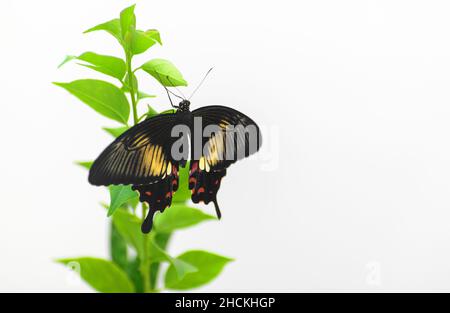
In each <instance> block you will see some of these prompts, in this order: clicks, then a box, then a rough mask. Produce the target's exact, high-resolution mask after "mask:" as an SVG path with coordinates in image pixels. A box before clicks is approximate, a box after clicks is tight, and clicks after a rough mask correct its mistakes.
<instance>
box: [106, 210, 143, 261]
mask: <svg viewBox="0 0 450 313" xmlns="http://www.w3.org/2000/svg"><path fill="white" fill-rule="evenodd" d="M113 223H114V226H116V228H117V231H118V232H119V233H120V234H121V235H122V237H123V238H124V239H125V241H126V242H127V243H128V244H129V245H131V246H132V247H134V249H135V250H136V252H137V254H138V256H139V258H140V259H141V260H142V259H143V258H144V234H142V232H141V221H140V219H139V218H138V217H137V216H135V215H133V214H131V213H129V212H126V211H125V210H117V211H116V213H115V214H114V216H113Z"/></svg>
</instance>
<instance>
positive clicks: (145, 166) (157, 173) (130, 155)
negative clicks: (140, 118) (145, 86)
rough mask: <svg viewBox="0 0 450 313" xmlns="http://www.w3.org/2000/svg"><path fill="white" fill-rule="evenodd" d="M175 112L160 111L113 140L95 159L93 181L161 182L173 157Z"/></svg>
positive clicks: (94, 183) (92, 172) (102, 182)
mask: <svg viewBox="0 0 450 313" xmlns="http://www.w3.org/2000/svg"><path fill="white" fill-rule="evenodd" d="M176 124H177V117H176V115H175V114H164V115H158V116H155V117H153V118H150V119H147V120H145V121H144V122H142V123H140V124H138V125H136V126H134V127H132V128H130V129H129V130H128V131H126V132H125V133H123V134H122V135H121V136H119V137H118V138H117V139H116V140H115V141H114V142H113V143H112V144H110V145H109V146H108V147H107V148H106V149H105V150H104V151H103V152H102V154H101V155H100V156H99V157H98V158H97V159H96V160H95V162H94V164H93V165H92V168H91V170H90V172H89V182H90V183H91V184H93V185H106V186H107V185H119V184H124V185H129V184H148V183H152V182H158V181H159V180H161V179H162V178H163V177H165V176H166V175H167V174H166V173H167V168H168V167H169V166H171V165H172V164H174V163H176V162H174V161H173V160H172V159H171V156H170V149H171V146H172V142H173V140H175V139H176V138H172V137H171V130H172V127H173V126H174V125H176Z"/></svg>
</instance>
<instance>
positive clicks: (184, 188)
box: [172, 162, 191, 203]
mask: <svg viewBox="0 0 450 313" xmlns="http://www.w3.org/2000/svg"><path fill="white" fill-rule="evenodd" d="M189 167H190V166H189V162H187V163H186V166H185V167H179V176H180V183H179V184H178V190H177V191H176V192H175V194H174V195H173V199H172V202H175V203H184V202H186V201H188V200H189V199H191V191H190V190H189V183H188V180H189Z"/></svg>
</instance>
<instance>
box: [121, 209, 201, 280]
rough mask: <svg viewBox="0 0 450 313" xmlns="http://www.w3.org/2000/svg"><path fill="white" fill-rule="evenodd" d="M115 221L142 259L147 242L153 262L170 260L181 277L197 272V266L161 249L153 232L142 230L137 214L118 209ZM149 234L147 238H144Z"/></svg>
mask: <svg viewBox="0 0 450 313" xmlns="http://www.w3.org/2000/svg"><path fill="white" fill-rule="evenodd" d="M113 223H114V225H115V226H116V227H117V230H118V231H119V233H120V234H121V235H122V237H123V238H124V239H125V241H126V242H127V243H128V244H129V245H131V246H132V247H134V248H135V249H136V252H137V255H138V257H139V259H140V260H144V259H145V257H146V256H145V253H144V245H145V244H147V250H148V257H149V258H150V262H151V263H155V262H156V263H160V262H169V263H170V264H172V266H173V267H174V270H175V273H176V275H177V277H179V279H181V278H182V277H183V276H184V275H186V274H188V273H192V272H195V271H196V270H197V269H196V267H195V266H192V265H191V264H189V263H187V262H185V261H183V260H177V259H175V258H173V257H171V256H170V255H169V254H167V252H166V251H164V250H163V249H161V247H159V246H158V244H157V243H156V242H155V240H154V239H153V235H152V234H153V233H151V234H150V235H144V234H143V233H142V232H141V220H140V219H139V218H137V217H136V216H135V215H133V214H130V213H128V212H126V211H125V210H117V211H116V213H115V214H114V216H113ZM146 236H148V238H147V239H144V238H145V237H146Z"/></svg>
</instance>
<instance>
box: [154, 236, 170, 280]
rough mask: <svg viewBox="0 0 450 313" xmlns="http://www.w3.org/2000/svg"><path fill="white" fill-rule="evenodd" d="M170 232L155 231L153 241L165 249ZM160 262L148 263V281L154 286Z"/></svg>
mask: <svg viewBox="0 0 450 313" xmlns="http://www.w3.org/2000/svg"><path fill="white" fill-rule="evenodd" d="M171 235H172V234H164V233H161V234H160V233H155V236H154V238H153V239H154V243H155V244H156V245H157V246H158V247H160V248H161V249H162V250H166V248H167V245H168V244H169V240H170V237H171ZM160 265H161V264H160V262H153V263H152V264H151V265H150V282H151V286H156V283H157V280H158V276H159V268H160Z"/></svg>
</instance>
